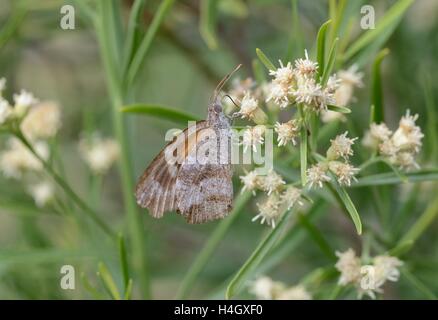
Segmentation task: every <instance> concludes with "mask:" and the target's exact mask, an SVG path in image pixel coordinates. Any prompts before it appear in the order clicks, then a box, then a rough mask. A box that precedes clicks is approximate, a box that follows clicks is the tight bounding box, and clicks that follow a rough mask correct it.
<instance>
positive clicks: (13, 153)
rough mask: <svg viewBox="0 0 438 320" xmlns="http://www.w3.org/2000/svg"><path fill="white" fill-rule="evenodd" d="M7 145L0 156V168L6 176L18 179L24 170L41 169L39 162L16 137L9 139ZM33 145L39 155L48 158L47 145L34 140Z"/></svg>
mask: <svg viewBox="0 0 438 320" xmlns="http://www.w3.org/2000/svg"><path fill="white" fill-rule="evenodd" d="M8 145H9V147H8V148H7V149H6V151H4V152H3V153H2V154H1V157H0V168H1V170H2V171H3V174H4V175H5V176H6V177H8V178H15V179H19V178H21V176H22V175H23V173H24V172H26V171H41V170H42V169H43V165H42V164H41V162H40V161H39V160H38V159H37V158H36V157H35V156H34V155H33V154H32V153H31V152H30V151H29V150H28V149H27V148H26V146H25V145H23V144H22V143H21V142H20V141H19V140H18V139H15V138H12V139H10V140H9V141H8ZM33 147H34V149H35V152H36V153H37V154H38V155H39V156H40V157H42V158H43V159H45V160H47V159H48V157H49V147H48V146H47V144H46V143H45V142H42V141H38V142H35V143H34V144H33Z"/></svg>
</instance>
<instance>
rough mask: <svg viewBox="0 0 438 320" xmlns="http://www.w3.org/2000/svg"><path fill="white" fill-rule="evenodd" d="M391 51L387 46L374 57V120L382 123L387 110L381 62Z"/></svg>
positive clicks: (372, 77) (372, 93) (372, 92)
mask: <svg viewBox="0 0 438 320" xmlns="http://www.w3.org/2000/svg"><path fill="white" fill-rule="evenodd" d="M388 53H389V50H388V49H387V48H385V49H383V50H382V51H380V52H379V53H378V54H377V56H376V58H375V59H374V63H373V67H372V75H371V79H372V80H371V101H372V105H373V106H374V110H373V119H372V122H374V123H380V122H383V121H385V112H384V108H383V92H382V91H383V90H382V79H381V73H380V64H381V63H382V60H383V58H385V56H386V55H387V54H388Z"/></svg>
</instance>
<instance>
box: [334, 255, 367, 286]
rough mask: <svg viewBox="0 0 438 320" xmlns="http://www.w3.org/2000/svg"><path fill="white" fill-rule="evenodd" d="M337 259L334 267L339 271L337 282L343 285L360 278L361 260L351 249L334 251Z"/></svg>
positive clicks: (357, 280)
mask: <svg viewBox="0 0 438 320" xmlns="http://www.w3.org/2000/svg"><path fill="white" fill-rule="evenodd" d="M336 256H337V257H338V261H337V262H336V264H335V267H336V269H337V270H338V271H339V272H340V273H341V276H340V277H339V281H338V283H339V284H340V285H342V286H345V285H347V284H350V283H358V282H359V281H360V279H361V272H360V270H361V262H360V259H359V258H358V257H357V256H356V253H355V252H354V250H353V249H351V248H350V249H348V250H347V251H344V252H336Z"/></svg>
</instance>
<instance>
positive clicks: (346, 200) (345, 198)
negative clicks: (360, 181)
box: [330, 174, 362, 234]
mask: <svg viewBox="0 0 438 320" xmlns="http://www.w3.org/2000/svg"><path fill="white" fill-rule="evenodd" d="M330 175H331V178H332V181H331V184H332V185H333V187H334V189H335V191H336V193H337V194H338V195H339V198H340V199H341V200H342V203H343V205H344V207H345V209H346V210H347V211H348V213H349V214H350V217H351V220H353V223H354V226H355V227H356V231H357V234H362V222H361V221H360V216H359V213H358V212H357V210H356V207H355V206H354V204H353V201H351V199H350V196H349V195H348V193H347V191H346V190H345V188H343V187H341V186H340V185H339V184H338V183H337V181H336V178H335V176H334V175H333V174H330Z"/></svg>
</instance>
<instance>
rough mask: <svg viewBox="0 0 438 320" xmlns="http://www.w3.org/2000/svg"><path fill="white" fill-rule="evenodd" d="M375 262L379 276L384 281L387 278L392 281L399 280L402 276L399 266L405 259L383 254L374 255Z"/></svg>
mask: <svg viewBox="0 0 438 320" xmlns="http://www.w3.org/2000/svg"><path fill="white" fill-rule="evenodd" d="M373 262H374V266H375V268H376V274H377V278H379V279H382V280H381V281H382V282H384V281H386V280H388V281H392V282H395V281H398V279H399V277H400V271H399V270H398V268H399V267H401V266H402V265H403V261H401V260H399V259H398V258H396V257H391V256H389V255H381V256H377V257H374V259H373Z"/></svg>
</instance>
